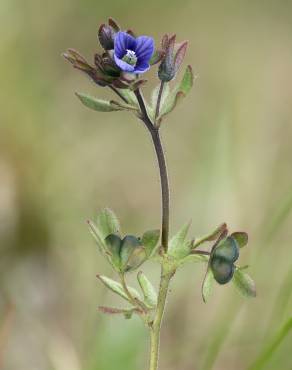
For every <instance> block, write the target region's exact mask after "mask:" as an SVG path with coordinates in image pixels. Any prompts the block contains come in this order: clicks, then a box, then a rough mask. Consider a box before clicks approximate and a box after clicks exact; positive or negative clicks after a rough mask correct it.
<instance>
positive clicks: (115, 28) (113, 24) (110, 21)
mask: <svg viewBox="0 0 292 370" xmlns="http://www.w3.org/2000/svg"><path fill="white" fill-rule="evenodd" d="M108 25H109V26H111V27H112V28H113V29H114V31H115V32H119V31H120V29H121V27H120V26H119V25H118V23H117V22H116V21H115V20H114V19H113V18H111V17H110V18H109V20H108Z"/></svg>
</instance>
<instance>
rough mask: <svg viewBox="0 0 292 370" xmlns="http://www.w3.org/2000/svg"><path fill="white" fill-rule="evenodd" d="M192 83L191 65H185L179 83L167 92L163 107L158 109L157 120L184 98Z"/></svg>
mask: <svg viewBox="0 0 292 370" xmlns="http://www.w3.org/2000/svg"><path fill="white" fill-rule="evenodd" d="M193 83H194V75H193V71H192V67H191V66H187V68H186V70H185V73H184V76H183V78H182V81H181V82H180V84H179V85H178V86H177V87H176V88H175V89H174V90H173V91H172V92H171V93H170V94H169V96H168V98H167V100H166V102H165V104H164V105H163V108H162V109H161V110H160V115H159V118H158V121H159V122H160V121H161V120H162V118H163V117H164V116H166V115H167V114H169V113H171V112H172V111H173V110H174V108H175V107H176V105H177V104H178V103H179V101H180V100H181V99H182V98H184V97H185V96H186V95H187V94H188V93H189V92H190V90H191V88H192V86H193Z"/></svg>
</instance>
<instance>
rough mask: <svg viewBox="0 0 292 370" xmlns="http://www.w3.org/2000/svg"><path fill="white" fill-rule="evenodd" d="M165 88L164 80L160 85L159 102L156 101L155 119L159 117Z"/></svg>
mask: <svg viewBox="0 0 292 370" xmlns="http://www.w3.org/2000/svg"><path fill="white" fill-rule="evenodd" d="M163 89H164V82H163V81H161V83H160V87H159V92H158V98H157V103H156V111H155V121H156V119H157V117H158V116H159V110H160V103H161V98H162V93H163Z"/></svg>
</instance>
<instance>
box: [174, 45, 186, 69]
mask: <svg viewBox="0 0 292 370" xmlns="http://www.w3.org/2000/svg"><path fill="white" fill-rule="evenodd" d="M187 47H188V42H187V41H184V42H183V43H181V44H180V45H179V46H178V49H177V52H176V54H175V57H174V70H175V73H176V72H177V71H178V70H179V68H180V66H181V64H182V62H183V60H184V57H185V55H186V51H187Z"/></svg>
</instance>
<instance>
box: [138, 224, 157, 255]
mask: <svg viewBox="0 0 292 370" xmlns="http://www.w3.org/2000/svg"><path fill="white" fill-rule="evenodd" d="M159 237H160V230H149V231H146V232H145V233H144V234H143V236H142V239H141V242H142V245H144V247H145V251H146V255H147V257H148V258H150V257H151V256H153V255H154V254H155V251H156V248H155V247H156V246H157V245H158V241H159Z"/></svg>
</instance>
